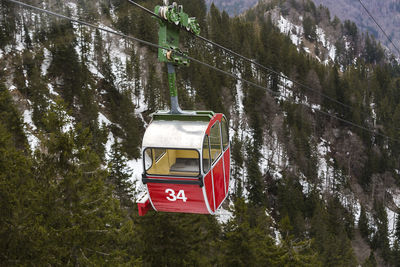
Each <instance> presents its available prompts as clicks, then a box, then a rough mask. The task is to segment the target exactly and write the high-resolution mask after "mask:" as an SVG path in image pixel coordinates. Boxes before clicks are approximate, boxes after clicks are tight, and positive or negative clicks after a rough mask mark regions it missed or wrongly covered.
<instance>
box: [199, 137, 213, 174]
mask: <svg viewBox="0 0 400 267" xmlns="http://www.w3.org/2000/svg"><path fill="white" fill-rule="evenodd" d="M204 137H207V142H208V162H209V168H208V170H207V171H205V170H204V164H202V165H203V169H202V171H203V173H204V174H206V173H208V172H209V171H211V169H212V162H211V151H210V137H209V136H208V134H205V135H204ZM205 140H206V138H203V145H202V148H201V152H202V153H201V160H202V161H201V162H202V163H204V162H203V155H204V142H205Z"/></svg>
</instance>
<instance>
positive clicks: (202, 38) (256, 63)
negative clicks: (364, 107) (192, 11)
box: [127, 0, 370, 116]
mask: <svg viewBox="0 0 400 267" xmlns="http://www.w3.org/2000/svg"><path fill="white" fill-rule="evenodd" d="M127 1H128V2H129V3H131V4H133V5H135V6H137V7H138V8H140V9H142V10H143V11H145V12H146V13H148V14H150V15H152V16H154V17H157V18H159V19H163V18H162V17H160V16H159V15H158V14H156V13H154V12H153V11H151V10H149V9H147V8H146V7H144V6H142V5H139V4H138V3H136V2H135V1H133V0H127ZM191 34H192V35H193V36H194V37H196V38H199V39H200V40H202V41H204V42H206V43H209V44H211V45H213V46H216V47H218V48H220V49H222V50H225V51H226V52H228V53H230V54H232V55H234V56H236V57H239V58H241V59H243V60H245V61H247V62H249V63H251V64H254V65H256V66H257V67H259V68H261V69H264V70H266V71H269V72H270V73H273V74H276V75H277V76H278V77H280V78H283V79H285V80H289V81H291V82H293V83H294V84H296V85H298V86H300V87H302V88H305V89H307V90H309V91H312V92H314V93H317V94H319V95H320V96H322V97H324V98H326V99H329V100H330V101H332V102H335V103H336V104H339V105H341V106H343V107H346V108H348V109H351V110H354V107H352V106H350V105H348V104H345V103H343V102H340V101H339V100H336V99H335V98H333V97H330V96H328V95H326V94H324V93H321V92H320V91H319V90H317V89H314V88H312V87H310V86H307V85H305V84H303V83H301V82H299V81H296V80H293V79H291V78H289V77H287V76H285V75H282V74H281V73H279V72H278V71H276V70H274V69H272V68H270V67H266V66H264V65H262V64H260V63H258V62H256V61H254V60H252V59H250V58H248V57H245V56H243V55H241V54H239V53H237V52H235V51H233V50H231V49H229V48H226V47H224V46H222V45H220V44H218V43H216V42H213V41H211V40H209V39H207V38H205V37H203V36H201V35H196V34H193V33H191ZM361 113H363V114H365V115H368V116H369V115H370V114H367V113H365V112H361Z"/></svg>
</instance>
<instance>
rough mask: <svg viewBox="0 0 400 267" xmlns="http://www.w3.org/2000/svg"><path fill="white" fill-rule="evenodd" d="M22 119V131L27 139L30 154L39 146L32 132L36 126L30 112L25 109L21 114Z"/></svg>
mask: <svg viewBox="0 0 400 267" xmlns="http://www.w3.org/2000/svg"><path fill="white" fill-rule="evenodd" d="M23 119H24V124H25V125H24V131H25V134H26V136H27V138H28V142H29V146H30V147H31V150H32V152H33V151H35V150H36V148H37V147H38V146H39V144H40V141H39V139H38V138H37V137H36V136H35V135H33V132H34V131H36V126H35V124H34V123H33V120H32V110H30V109H26V110H25V111H24V114H23Z"/></svg>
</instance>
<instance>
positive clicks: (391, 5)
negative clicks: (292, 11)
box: [206, 0, 400, 58]
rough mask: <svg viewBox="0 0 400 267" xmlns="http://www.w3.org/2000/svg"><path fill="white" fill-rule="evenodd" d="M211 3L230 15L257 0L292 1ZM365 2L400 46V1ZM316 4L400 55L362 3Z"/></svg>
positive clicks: (344, 0)
mask: <svg viewBox="0 0 400 267" xmlns="http://www.w3.org/2000/svg"><path fill="white" fill-rule="evenodd" d="M206 2H207V4H208V5H211V3H214V4H215V5H216V6H217V7H218V8H219V9H220V10H225V11H226V12H227V13H228V14H229V15H230V16H234V15H238V14H241V13H243V12H244V11H245V10H247V9H250V8H252V7H253V6H254V5H255V4H257V3H258V2H261V3H268V2H270V3H273V2H281V3H284V2H290V1H272V0H261V1H257V0H242V1H241V0H235V1H227V0H207V1H206ZM292 2H293V1H292ZM362 2H363V4H364V5H365V6H366V8H367V9H368V11H369V12H370V13H371V14H372V15H373V16H374V18H375V19H376V20H377V22H378V24H379V25H380V26H381V27H382V28H383V29H384V31H385V32H386V34H387V35H388V36H389V37H390V39H391V40H392V42H393V43H394V44H395V45H396V46H397V48H399V46H400V33H399V31H398V29H399V28H400V3H399V2H398V1H396V0H387V1H379V0H363V1H362ZM314 3H315V5H316V6H319V5H322V6H324V7H327V8H329V12H330V15H331V16H332V17H334V16H337V17H338V18H339V19H341V20H342V21H344V20H350V21H352V22H354V23H355V24H356V25H357V27H358V28H359V30H360V31H361V32H363V33H366V32H368V33H369V34H371V35H373V36H374V37H375V38H376V39H378V40H379V41H380V42H381V43H382V44H384V45H385V46H386V47H388V48H389V50H390V51H391V53H392V54H394V55H395V57H396V58H399V57H400V55H399V53H398V51H397V49H396V48H394V47H393V45H392V44H391V43H390V42H389V40H388V39H387V37H386V36H385V35H384V34H383V33H382V31H381V30H380V29H379V28H378V26H377V25H376V24H375V23H374V22H373V20H372V19H371V18H370V16H369V15H368V13H367V12H366V11H365V10H364V8H363V7H362V6H361V4H360V2H358V1H352V0H338V1H330V0H315V1H314Z"/></svg>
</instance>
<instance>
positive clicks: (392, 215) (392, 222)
mask: <svg viewBox="0 0 400 267" xmlns="http://www.w3.org/2000/svg"><path fill="white" fill-rule="evenodd" d="M386 214H387V218H388V234H389V243H390V245H391V246H393V245H394V241H395V240H396V237H395V233H396V212H394V211H392V210H391V209H389V208H386Z"/></svg>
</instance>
